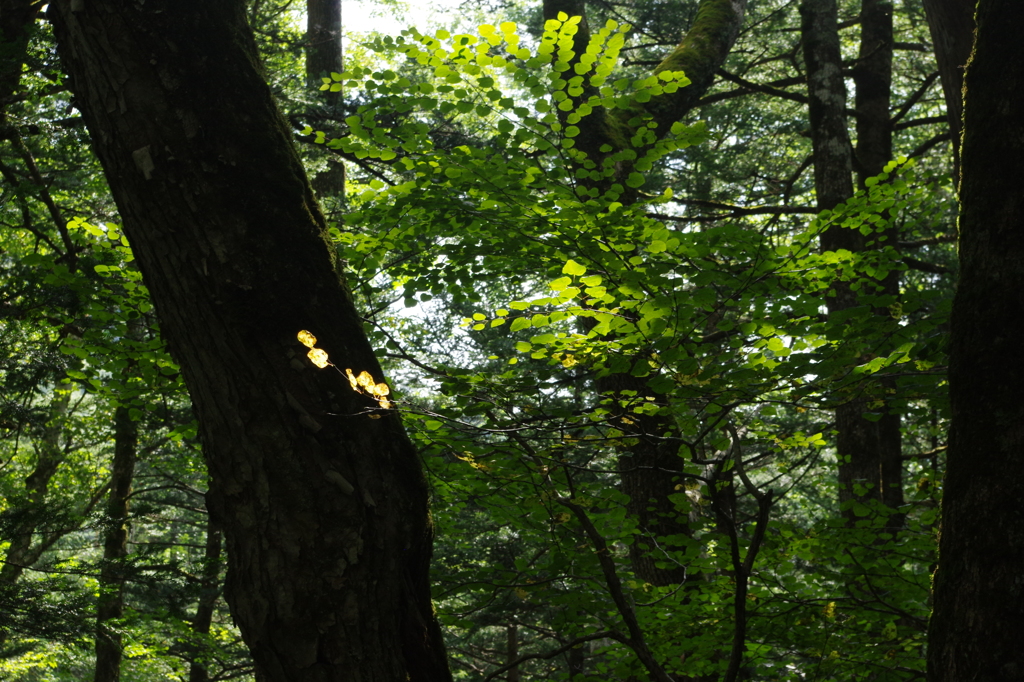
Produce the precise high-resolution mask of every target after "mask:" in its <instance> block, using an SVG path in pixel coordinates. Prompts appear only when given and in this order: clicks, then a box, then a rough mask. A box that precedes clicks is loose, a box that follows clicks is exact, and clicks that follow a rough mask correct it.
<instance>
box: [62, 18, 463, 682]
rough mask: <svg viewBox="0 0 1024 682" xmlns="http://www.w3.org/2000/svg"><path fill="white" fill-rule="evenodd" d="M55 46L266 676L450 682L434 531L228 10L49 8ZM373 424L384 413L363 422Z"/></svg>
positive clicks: (414, 461) (279, 126) (244, 38)
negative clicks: (158, 334)
mask: <svg viewBox="0 0 1024 682" xmlns="http://www.w3.org/2000/svg"><path fill="white" fill-rule="evenodd" d="M49 14H50V17H51V19H52V21H53V23H54V27H55V31H56V35H57V41H58V49H59V51H60V55H61V58H62V60H63V62H64V65H65V68H66V70H67V71H68V73H69V74H70V75H71V78H72V84H73V89H74V93H75V97H76V105H77V106H78V107H79V108H80V109H81V110H82V114H83V116H84V117H85V120H86V124H87V125H88V127H89V130H90V133H91V134H92V138H93V144H94V146H95V149H96V152H97V154H98V155H99V158H100V161H101V162H102V164H103V167H104V171H105V173H106V176H107V179H108V181H109V183H110V185H111V189H112V191H113V194H114V198H115V200H116V201H117V205H118V208H119V209H120V212H121V217H122V219H123V221H124V229H125V232H126V234H127V235H128V238H129V240H130V241H131V244H132V248H133V251H134V254H135V256H136V258H137V260H138V262H139V266H140V269H141V270H142V273H143V276H144V278H145V282H146V285H147V287H148V288H149V291H150V294H151V296H152V299H153V301H154V304H155V305H156V309H157V312H158V314H159V316H160V322H161V329H162V330H163V332H164V334H165V335H166V336H167V341H168V344H169V346H170V348H171V349H172V352H173V353H174V355H175V357H176V358H177V360H178V361H179V362H180V364H181V366H182V373H183V376H184V378H185V380H186V382H187V384H188V387H189V391H190V394H191V397H192V401H193V405H194V409H195V412H196V414H197V416H198V419H199V425H200V434H201V438H202V442H203V449H204V453H205V455H206V459H207V464H208V466H209V472H210V477H211V483H210V492H209V494H208V506H209V509H210V511H211V513H212V514H213V515H214V517H215V519H216V520H217V521H218V523H219V524H220V526H221V527H222V528H223V531H224V536H225V540H226V545H227V556H228V576H227V584H226V590H225V596H226V598H227V601H228V604H229V605H230V607H231V610H232V615H233V616H234V619H235V621H236V623H237V624H238V626H239V628H240V630H241V632H242V636H243V637H244V639H245V641H246V643H247V644H248V646H249V648H250V650H251V651H252V654H253V659H254V661H255V663H256V668H257V679H258V680H260V681H261V682H278V681H284V680H289V681H296V682H298V681H302V682H320V681H324V682H326V681H329V680H360V681H362V682H372V681H378V680H379V681H381V682H393V681H394V680H405V679H408V680H412V681H428V680H429V681H434V680H449V679H450V673H449V672H448V668H447V662H446V659H445V656H444V648H443V646H442V643H441V636H440V628H439V626H438V625H437V622H436V620H435V618H434V615H433V612H432V609H431V604H430V589H429V582H428V575H427V571H428V567H429V561H430V551H431V525H430V520H429V514H428V506H427V502H428V500H427V486H426V481H425V479H424V476H423V471H422V467H421V464H420V462H419V460H418V457H417V454H416V452H415V450H414V448H413V446H412V444H411V443H410V441H409V439H408V437H407V436H406V434H405V432H404V430H403V429H402V425H401V422H400V420H399V418H398V415H397V414H396V413H395V412H394V411H393V410H385V409H383V408H380V407H379V405H378V403H377V402H376V401H375V400H373V399H371V398H370V397H367V396H365V395H363V394H360V393H357V392H356V391H354V390H353V388H352V387H351V386H350V385H349V382H348V380H347V379H346V377H345V376H344V375H343V374H342V373H341V372H340V371H338V370H337V368H334V367H329V368H327V369H324V370H319V369H316V368H315V367H314V366H313V365H312V364H311V363H310V362H309V360H307V359H306V357H305V353H306V348H305V346H303V345H301V344H300V343H299V342H298V341H297V340H296V333H297V332H298V331H299V330H302V329H308V330H310V331H312V332H313V333H314V334H316V335H317V336H318V337H320V343H319V346H320V347H321V348H323V349H324V350H325V351H326V352H328V353H329V354H330V358H331V360H332V361H333V362H334V363H335V364H336V365H337V367H338V368H341V369H348V368H350V369H352V370H353V371H354V372H355V373H356V374H359V373H361V372H364V371H365V372H368V373H369V374H370V375H372V377H373V379H374V380H375V381H377V382H380V381H382V380H383V378H382V374H381V369H380V367H379V365H378V363H377V360H376V358H375V357H374V354H373V351H372V349H371V347H370V345H369V343H368V341H367V339H366V336H365V334H364V333H363V328H362V321H361V319H360V318H359V316H358V314H357V313H356V311H355V309H354V308H353V305H352V302H351V300H350V298H349V295H348V293H347V291H346V288H345V286H344V284H343V282H342V280H341V278H340V276H339V273H338V272H337V271H336V269H335V259H334V254H333V251H332V249H331V248H330V244H329V243H328V239H327V237H326V226H325V223H324V220H323V216H322V214H321V212H320V209H319V208H318V206H317V204H316V202H315V201H314V199H313V195H312V192H311V190H310V187H309V183H308V181H307V180H306V177H305V174H304V173H303V170H302V166H301V164H300V163H299V160H298V157H297V156H296V153H295V150H294V147H293V145H292V142H291V139H290V136H289V130H288V126H287V123H286V122H285V121H284V120H283V118H282V117H281V115H280V113H279V112H278V110H277V108H276V107H275V105H274V102H273V100H272V97H271V94H270V90H269V88H268V87H267V85H266V83H265V82H264V80H263V78H262V76H261V68H262V67H261V65H260V63H259V57H258V54H257V50H256V45H255V42H254V41H253V40H252V35H251V32H250V30H249V27H248V26H247V25H246V21H245V14H244V3H243V2H242V0H222V1H221V2H215V3H211V2H206V1H205V0H175V1H174V2H170V1H169V0H162V1H161V0H150V1H149V2H146V3H145V4H142V3H136V2H131V1H129V0H89V1H88V2H84V3H83V2H81V0H57V1H54V2H51V4H50V10H49ZM374 417H378V418H376V419H375V418H374Z"/></svg>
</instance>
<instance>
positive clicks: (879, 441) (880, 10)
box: [800, 0, 902, 523]
mask: <svg viewBox="0 0 1024 682" xmlns="http://www.w3.org/2000/svg"><path fill="white" fill-rule="evenodd" d="M863 9H864V11H865V12H866V13H867V19H866V23H867V25H866V27H864V28H863V29H862V30H863V31H864V33H863V35H862V46H861V60H862V64H861V65H860V67H859V68H860V75H859V79H860V81H859V82H861V83H863V87H860V86H859V87H858V98H857V102H856V105H857V107H858V109H859V110H861V111H863V113H864V119H865V120H863V121H862V122H860V123H859V124H858V137H859V144H858V151H859V152H860V156H861V160H860V162H859V165H860V166H861V175H862V177H868V176H869V175H870V174H877V173H872V172H871V171H873V170H874V169H875V168H878V171H877V172H881V167H880V165H884V164H885V163H886V162H888V161H889V156H891V153H892V142H891V134H892V133H891V127H890V125H889V123H888V119H889V110H888V107H889V102H888V99H889V94H888V93H889V89H890V85H889V84H890V81H891V59H892V57H891V54H892V16H891V8H890V7H888V6H886V5H884V4H882V3H879V2H877V0H865V2H864V6H863ZM800 13H801V16H802V31H803V39H804V61H805V63H806V66H807V81H808V97H809V102H810V104H809V114H810V122H811V141H812V145H813V149H814V185H815V191H816V194H817V202H818V207H819V208H821V209H833V208H835V207H836V206H837V205H839V204H840V203H842V202H844V201H846V200H847V199H849V198H850V197H852V196H853V173H852V171H853V154H852V149H851V146H850V137H849V132H848V130H847V125H846V86H845V84H844V83H843V74H842V57H841V54H840V51H839V30H838V26H839V20H838V12H837V8H836V3H835V0H803V2H802V4H801V6H800ZM860 136H863V138H862V139H860ZM883 159H884V160H883ZM865 247H866V244H865V239H864V236H863V235H861V233H860V232H859V231H857V230H851V229H848V228H845V227H842V226H839V225H835V226H832V227H830V228H829V229H828V230H826V231H825V233H824V234H823V235H822V236H821V249H822V250H823V251H838V250H840V249H846V250H848V251H853V252H856V251H862V250H864V248H865ZM885 286H886V287H887V290H892V289H893V288H895V293H897V294H898V290H899V282H898V280H896V279H894V278H893V279H892V281H887V282H886V283H885ZM826 303H827V307H828V312H829V315H835V314H836V313H840V312H842V311H845V310H849V309H850V308H853V307H855V306H856V305H858V302H857V295H856V292H854V291H853V289H851V288H850V286H849V284H848V283H845V282H836V283H835V284H834V286H833V288H832V290H831V291H829V295H828V298H827V302H826ZM854 390H856V391H858V392H857V393H853V394H851V395H849V396H848V397H847V399H846V401H845V402H844V403H842V404H840V405H839V406H838V407H837V408H836V430H837V432H838V435H837V437H836V451H837V453H836V454H837V458H838V460H839V466H838V481H839V503H840V506H841V507H844V509H843V512H842V513H843V516H844V518H846V520H847V521H848V522H850V523H852V522H853V521H854V520H855V518H856V517H855V515H854V513H853V510H852V509H851V508H850V503H851V502H853V501H861V502H865V501H869V500H877V501H879V502H883V503H887V504H889V505H890V506H898V504H899V503H900V502H902V485H901V478H902V464H901V461H900V458H899V457H900V440H899V438H900V433H899V418H898V417H894V416H891V415H887V416H886V417H885V418H884V419H882V420H879V421H869V420H868V419H865V418H864V413H865V412H866V411H867V402H868V401H867V399H866V398H865V397H864V396H863V395H861V393H862V391H863V388H858V389H854Z"/></svg>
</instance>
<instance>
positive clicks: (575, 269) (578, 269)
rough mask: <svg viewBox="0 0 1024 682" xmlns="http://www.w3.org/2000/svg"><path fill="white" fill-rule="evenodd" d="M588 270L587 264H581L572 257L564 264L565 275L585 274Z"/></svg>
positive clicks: (563, 272) (563, 271)
mask: <svg viewBox="0 0 1024 682" xmlns="http://www.w3.org/2000/svg"><path fill="white" fill-rule="evenodd" d="M586 271H587V268H586V267H585V266H583V265H580V264H579V263H577V262H576V261H574V260H571V259H570V260H569V261H567V262H566V264H565V265H563V266H562V274H563V275H572V276H574V277H576V276H579V275H582V274H584V273H585V272H586Z"/></svg>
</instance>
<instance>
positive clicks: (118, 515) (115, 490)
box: [94, 405, 139, 682]
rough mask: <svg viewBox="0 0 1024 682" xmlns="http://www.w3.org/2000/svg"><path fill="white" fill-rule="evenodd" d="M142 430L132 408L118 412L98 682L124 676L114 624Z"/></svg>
mask: <svg viewBox="0 0 1024 682" xmlns="http://www.w3.org/2000/svg"><path fill="white" fill-rule="evenodd" d="M138 443H139V429H138V425H137V424H136V423H135V421H133V420H132V418H131V415H130V413H129V411H128V408H127V407H125V406H123V405H122V406H119V407H118V408H117V409H116V410H115V411H114V460H113V462H112V464H111V467H110V491H109V492H108V493H107V509H106V512H107V513H106V518H105V519H104V523H105V524H106V528H105V529H104V531H103V536H104V537H103V563H102V564H101V566H100V577H99V592H100V593H99V598H98V599H97V601H96V675H95V678H94V682H117V681H118V680H120V679H121V649H122V637H121V632H120V629H119V626H118V625H117V624H111V623H110V621H112V620H116V619H118V618H120V617H121V616H122V615H124V583H125V563H124V560H125V557H127V556H128V501H129V495H130V494H131V490H132V480H133V479H134V477H135V459H136V455H137V450H138Z"/></svg>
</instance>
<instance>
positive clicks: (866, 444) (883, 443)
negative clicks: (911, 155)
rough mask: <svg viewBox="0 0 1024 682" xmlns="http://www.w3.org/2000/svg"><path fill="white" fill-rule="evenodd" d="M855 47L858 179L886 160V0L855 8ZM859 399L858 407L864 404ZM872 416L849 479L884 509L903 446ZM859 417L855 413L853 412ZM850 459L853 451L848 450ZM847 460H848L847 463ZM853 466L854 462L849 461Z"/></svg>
mask: <svg viewBox="0 0 1024 682" xmlns="http://www.w3.org/2000/svg"><path fill="white" fill-rule="evenodd" d="M860 31H861V33H860V52H859V54H858V58H857V66H856V68H854V70H853V82H854V84H855V86H856V89H857V94H856V97H855V98H854V107H855V109H856V111H857V149H856V152H855V154H856V166H857V175H858V180H859V185H860V186H861V187H864V186H865V181H866V180H867V179H868V178H870V177H874V176H876V175H879V174H880V173H882V172H883V171H884V170H885V165H886V164H887V163H889V161H891V160H892V117H891V115H890V102H891V100H892V54H893V52H892V50H893V28H892V3H891V2H889V0H863V1H862V3H861V12H860ZM898 236H899V235H898V231H897V230H896V229H895V228H890V229H889V230H887V231H886V232H884V233H875V234H874V235H872V237H871V240H872V241H873V242H874V243H875V248H878V247H879V246H884V245H885V244H895V243H896V241H897V239H898ZM879 284H880V285H881V287H882V291H881V293H882V294H883V295H885V296H891V297H893V300H894V302H895V301H897V300H899V295H900V275H899V271H898V270H895V269H893V270H890V271H889V273H888V274H887V275H886V277H885V279H883V280H882V281H881V282H879ZM875 313H876V314H878V315H881V316H883V317H884V318H890V313H889V310H888V308H887V307H882V308H881V309H879V310H876V311H875ZM889 389H895V385H893V384H892V383H891V382H887V383H883V390H885V391H886V392H887V391H888V390H889ZM865 408H866V405H861V406H860V409H865ZM880 411H881V412H882V414H881V416H880V417H879V419H878V421H876V422H874V423H873V425H872V422H868V421H867V420H864V419H863V418H859V422H860V423H858V424H857V426H855V427H854V430H855V431H856V430H859V431H861V432H862V433H863V436H862V437H861V438H860V439H859V441H858V442H854V443H851V449H850V452H855V451H861V452H866V453H870V454H869V456H867V457H864V458H863V460H864V461H863V464H864V466H863V467H857V469H858V470H856V471H854V472H853V473H852V476H850V478H851V479H853V480H856V479H859V478H866V480H867V481H870V482H872V483H873V485H874V487H873V488H872V489H871V490H870V491H869V497H870V498H874V499H877V500H878V501H880V502H882V504H884V505H885V506H887V507H889V508H890V509H896V508H898V507H900V506H901V505H902V504H903V449H902V436H901V433H900V415H899V413H898V412H896V411H890V410H889V409H888V403H887V401H886V405H885V406H884V407H883V408H882V409H881V410H880ZM857 417H859V415H857ZM853 462H857V457H856V456H855V455H854V456H853ZM853 462H851V464H853ZM854 466H855V465H854ZM890 525H893V526H899V525H902V517H900V516H898V515H897V516H893V517H891V524H890Z"/></svg>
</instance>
